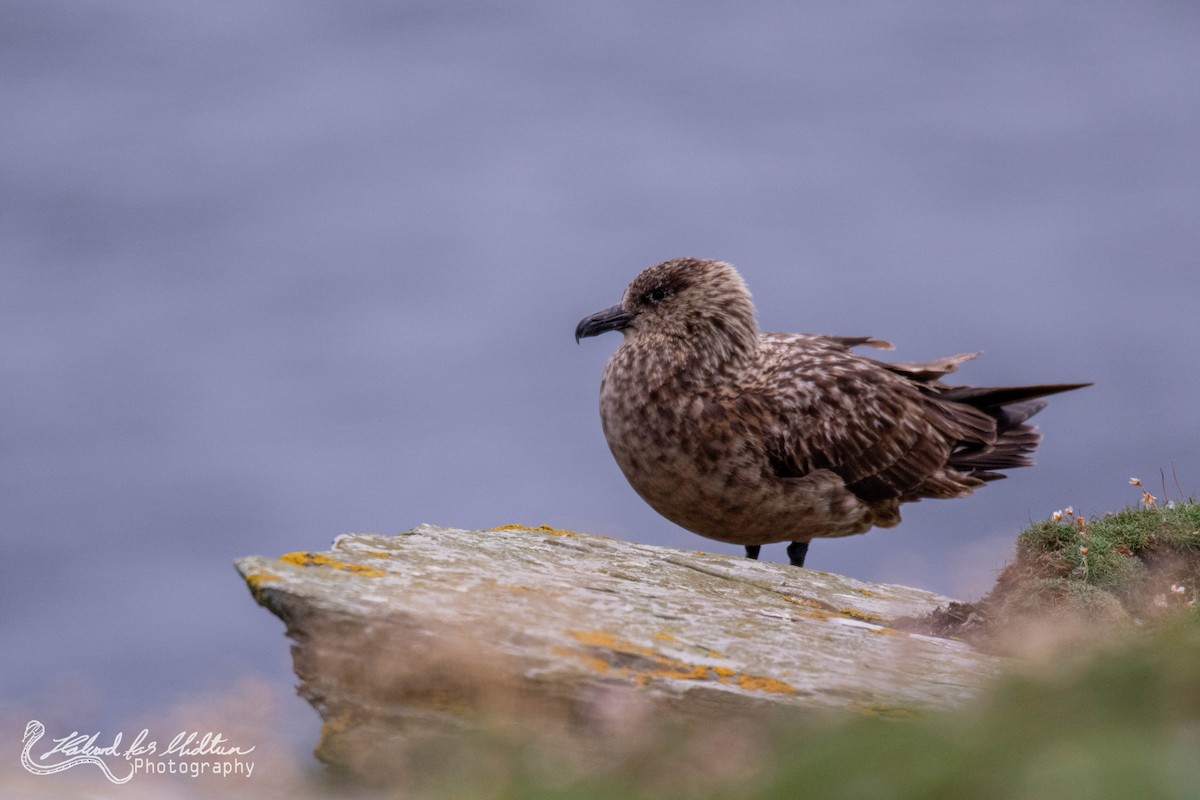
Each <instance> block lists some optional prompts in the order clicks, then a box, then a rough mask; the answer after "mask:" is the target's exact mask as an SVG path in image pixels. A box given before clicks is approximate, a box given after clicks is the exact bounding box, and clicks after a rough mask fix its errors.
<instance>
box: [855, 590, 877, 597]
mask: <svg viewBox="0 0 1200 800" xmlns="http://www.w3.org/2000/svg"><path fill="white" fill-rule="evenodd" d="M858 593H859V594H861V595H862V596H863V597H875V596H876V595H875V593H874V592H872V591H871V590H870V589H859V590H858Z"/></svg>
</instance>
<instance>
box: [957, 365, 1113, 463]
mask: <svg viewBox="0 0 1200 800" xmlns="http://www.w3.org/2000/svg"><path fill="white" fill-rule="evenodd" d="M1085 386H1091V384H1090V383H1055V384H1042V385H1038V386H1003V387H981V386H951V387H946V388H945V389H942V390H941V391H939V392H938V397H939V399H941V400H943V401H950V402H952V403H962V404H963V405H967V406H971V407H972V408H976V409H978V410H980V411H982V412H984V413H985V414H987V415H988V416H990V417H991V418H992V419H994V420H995V421H996V437H995V440H994V441H992V442H989V443H968V442H964V443H962V444H960V445H959V447H958V448H957V449H956V450H955V451H954V452H953V453H951V454H950V459H949V461H948V465H949V466H950V467H952V468H954V469H956V470H959V471H961V472H965V473H967V474H968V475H971V476H972V477H974V478H978V479H979V480H983V481H992V480H998V479H1000V478H1003V477H1005V476H1004V475H1003V474H1001V473H999V472H996V470H1002V469H1013V468H1015V467H1028V466H1031V465H1032V464H1033V459H1032V458H1031V456H1032V455H1033V452H1034V450H1036V449H1037V446H1038V442H1040V441H1041V440H1042V437H1041V434H1039V433H1038V432H1037V428H1036V427H1035V426H1033V425H1028V424H1026V422H1027V421H1028V420H1029V418H1030V417H1032V416H1033V415H1034V414H1037V413H1038V412H1039V411H1041V410H1042V409H1043V408H1045V407H1046V406H1047V405H1048V403H1047V402H1046V401H1045V400H1041V399H1037V398H1042V397H1046V396H1048V395H1052V394H1057V393H1059V392H1068V391H1071V390H1073V389H1082V388H1083V387H1085Z"/></svg>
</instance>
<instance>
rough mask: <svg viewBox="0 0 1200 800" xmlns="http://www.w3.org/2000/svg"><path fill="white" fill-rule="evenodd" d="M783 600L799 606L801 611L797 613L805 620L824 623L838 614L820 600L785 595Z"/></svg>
mask: <svg viewBox="0 0 1200 800" xmlns="http://www.w3.org/2000/svg"><path fill="white" fill-rule="evenodd" d="M783 599H784V600H786V601H787V602H789V603H791V604H792V605H795V606H799V607H800V610H799V611H797V612H796V613H797V614H799V615H800V616H802V617H804V618H805V619H815V620H818V621H821V622H824V621H825V620H827V619H829V618H830V617H832V616H834V615H835V614H836V612H835V611H834V610H833V609H832V608H827V607H826V605H825V604H824V603H822V602H821V601H820V600H811V599H809V598H807V597H791V596H789V595H784V596H783Z"/></svg>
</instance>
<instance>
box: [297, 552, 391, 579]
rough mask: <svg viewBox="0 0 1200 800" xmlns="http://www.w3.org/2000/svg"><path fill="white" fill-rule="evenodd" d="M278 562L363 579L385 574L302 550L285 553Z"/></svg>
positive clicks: (360, 565)
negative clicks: (326, 570) (343, 573)
mask: <svg viewBox="0 0 1200 800" xmlns="http://www.w3.org/2000/svg"><path fill="white" fill-rule="evenodd" d="M279 560H280V561H282V562H283V563H285V564H295V565H296V566H298V567H330V568H332V569H336V570H342V571H344V572H353V573H354V574H355V575H361V576H363V577H364V578H379V577H382V576H384V575H386V574H387V573H386V572H384V571H383V570H381V569H375V568H374V567H367V566H364V565H362V564H347V563H346V562H345V561H338V560H337V559H336V558H333V557H331V556H327V555H325V554H324V553H310V552H306V551H303V550H300V551H297V552H295V553H285V554H284V555H282V556H280V557H279Z"/></svg>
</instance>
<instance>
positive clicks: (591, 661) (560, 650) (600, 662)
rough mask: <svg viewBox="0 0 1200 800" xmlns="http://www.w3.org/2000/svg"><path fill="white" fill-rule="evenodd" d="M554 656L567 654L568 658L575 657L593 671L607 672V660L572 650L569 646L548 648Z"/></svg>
mask: <svg viewBox="0 0 1200 800" xmlns="http://www.w3.org/2000/svg"><path fill="white" fill-rule="evenodd" d="M550 652H551V653H554V655H556V656H567V657H569V658H577V659H579V660H580V661H582V662H583V663H584V664H586V665H587V666H588V667H590V668H591V669H592V670H593V671H595V672H608V662H607V661H605V660H604V659H603V658H600V657H599V656H589V655H585V654H583V653H580V652H579V651H578V650H572V649H571V648H569V647H554V648H551V650H550Z"/></svg>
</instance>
